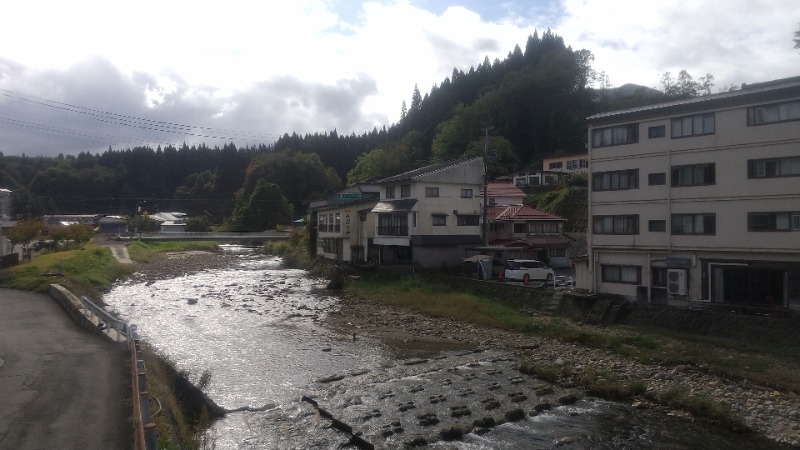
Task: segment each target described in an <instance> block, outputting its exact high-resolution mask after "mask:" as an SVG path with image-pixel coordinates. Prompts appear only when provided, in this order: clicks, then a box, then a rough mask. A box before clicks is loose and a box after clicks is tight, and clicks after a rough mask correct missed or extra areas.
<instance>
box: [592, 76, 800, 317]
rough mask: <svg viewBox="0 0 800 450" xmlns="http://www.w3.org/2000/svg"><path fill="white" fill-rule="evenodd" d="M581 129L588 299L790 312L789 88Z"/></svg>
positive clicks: (646, 111)
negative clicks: (585, 140) (585, 138)
mask: <svg viewBox="0 0 800 450" xmlns="http://www.w3.org/2000/svg"><path fill="white" fill-rule="evenodd" d="M587 120H588V122H589V147H590V151H589V166H590V182H589V188H590V194H589V217H590V220H589V230H590V232H589V238H588V244H589V257H588V258H587V264H588V276H589V280H588V281H589V282H588V285H589V287H590V290H591V291H592V292H597V293H609V294H618V295H621V296H625V297H627V298H630V299H637V300H639V301H646V302H649V303H655V304H669V305H676V306H688V307H692V306H703V305H708V304H721V305H739V306H744V307H750V306H757V307H763V308H768V309H782V310H787V309H788V310H793V311H800V77H795V78H790V79H783V80H775V81H772V82H766V83H759V84H753V85H749V86H743V87H742V89H741V90H738V91H734V92H726V93H720V94H713V95H707V96H703V97H696V98H691V99H687V100H680V101H674V102H669V103H662V104H656V105H649V106H644V107H639V108H632V109H628V110H622V111H613V112H608V113H601V114H596V115H594V116H591V117H589V118H588V119H587Z"/></svg>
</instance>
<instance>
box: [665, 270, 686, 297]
mask: <svg viewBox="0 0 800 450" xmlns="http://www.w3.org/2000/svg"><path fill="white" fill-rule="evenodd" d="M667 293H669V295H686V270H684V269H667Z"/></svg>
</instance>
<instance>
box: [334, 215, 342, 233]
mask: <svg viewBox="0 0 800 450" xmlns="http://www.w3.org/2000/svg"><path fill="white" fill-rule="evenodd" d="M333 231H334V232H335V233H339V232H340V231H342V213H340V212H336V213H334V216H333Z"/></svg>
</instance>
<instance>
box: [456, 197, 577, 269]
mask: <svg viewBox="0 0 800 450" xmlns="http://www.w3.org/2000/svg"><path fill="white" fill-rule="evenodd" d="M487 217H488V221H489V231H488V232H487V244H486V245H485V246H482V247H474V248H471V249H470V251H471V252H473V253H483V254H487V255H490V256H492V257H493V258H494V259H495V260H496V261H504V260H507V259H536V260H540V261H543V262H545V263H547V264H548V265H550V266H551V267H568V266H569V265H570V259H569V256H570V255H569V246H570V244H571V243H572V239H570V238H569V237H567V236H566V235H564V224H565V223H566V219H564V218H563V217H560V216H558V215H556V214H550V213H547V212H544V211H539V210H538V209H535V208H533V207H530V206H527V205H522V204H517V205H502V206H501V205H496V206H489V207H488V208H487Z"/></svg>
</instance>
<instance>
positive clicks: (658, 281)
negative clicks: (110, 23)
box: [650, 267, 667, 288]
mask: <svg viewBox="0 0 800 450" xmlns="http://www.w3.org/2000/svg"><path fill="white" fill-rule="evenodd" d="M650 286H652V287H660V288H665V287H667V268H666V267H653V268H652V269H650Z"/></svg>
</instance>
